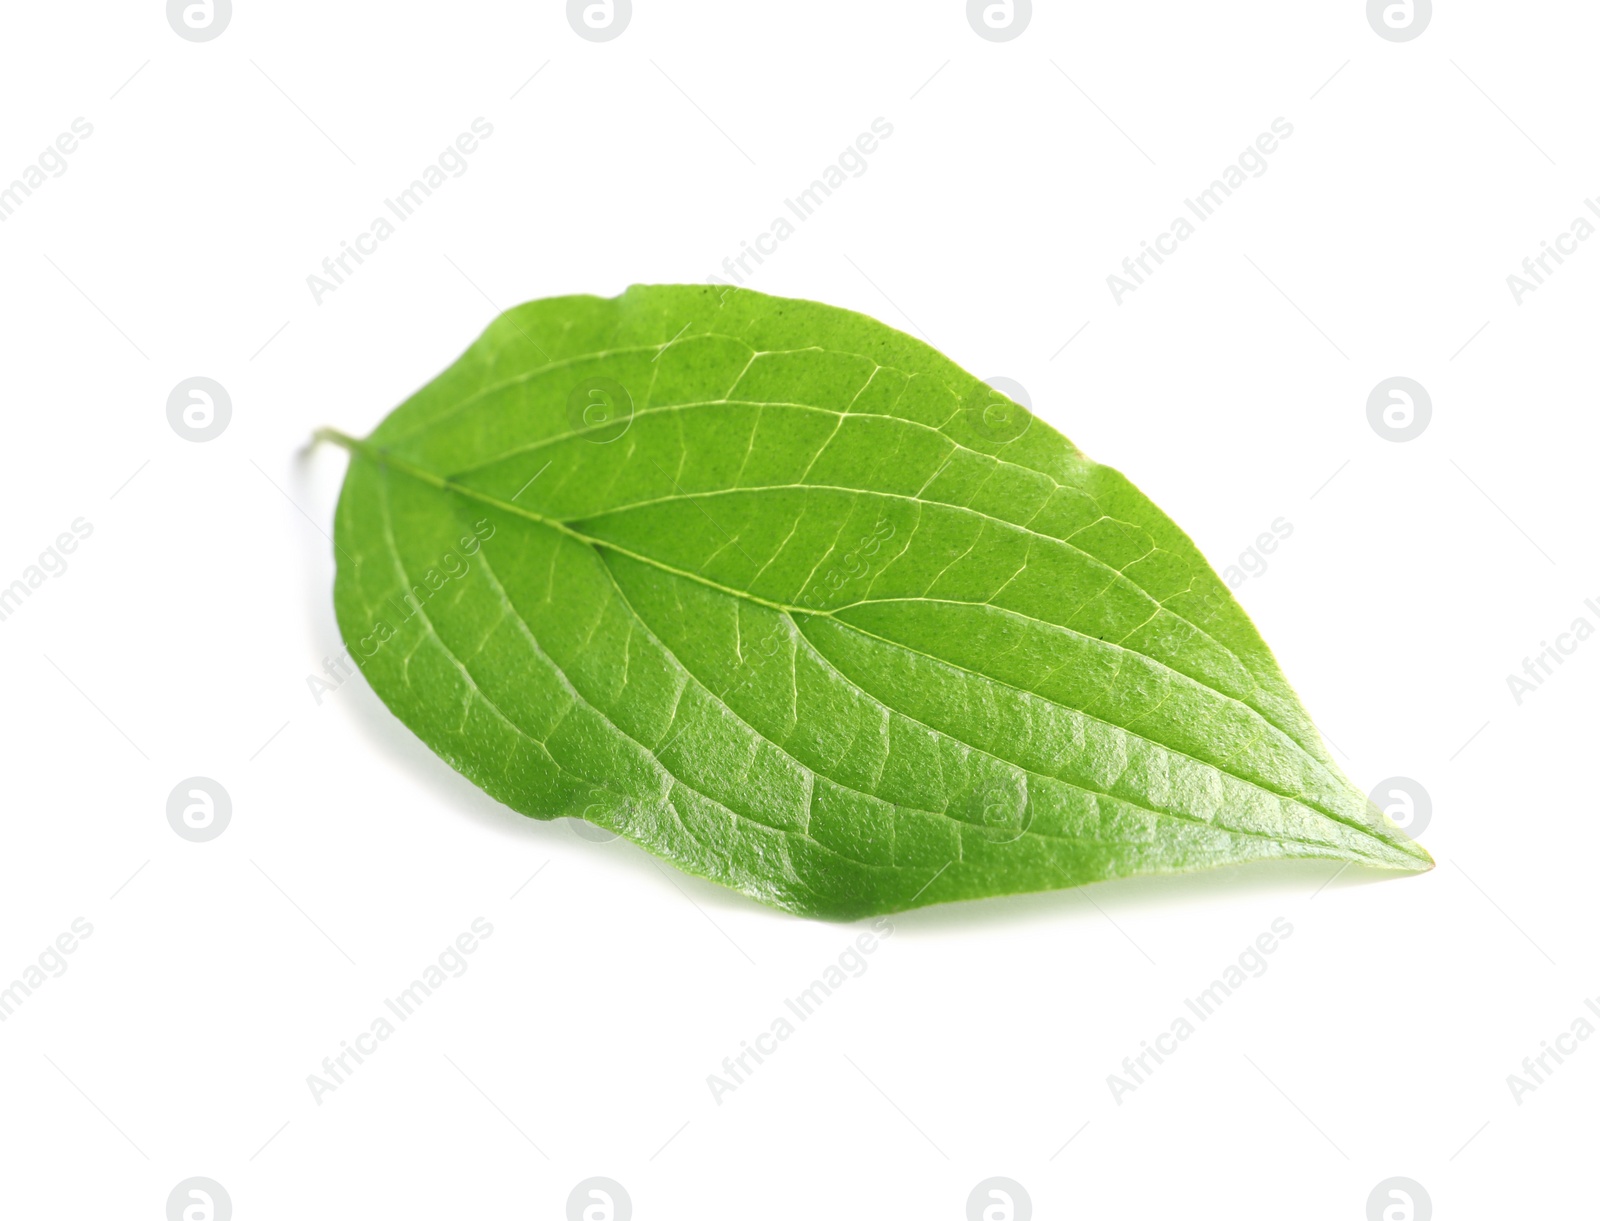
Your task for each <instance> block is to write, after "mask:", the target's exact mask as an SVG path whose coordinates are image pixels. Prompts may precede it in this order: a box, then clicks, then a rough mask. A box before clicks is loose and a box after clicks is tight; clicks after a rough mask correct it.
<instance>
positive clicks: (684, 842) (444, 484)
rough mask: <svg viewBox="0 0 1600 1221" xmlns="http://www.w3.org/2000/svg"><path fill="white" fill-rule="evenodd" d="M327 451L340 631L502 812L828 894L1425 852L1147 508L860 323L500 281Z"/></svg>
mask: <svg viewBox="0 0 1600 1221" xmlns="http://www.w3.org/2000/svg"><path fill="white" fill-rule="evenodd" d="M597 388H598V390H599V395H600V397H599V398H598V399H596V398H595V397H594V395H595V391H596V389H597ZM597 403H598V404H599V406H598V407H597V406H596V404H597ZM624 404H626V408H625V409H624V406H623V405H624ZM608 412H609V414H608ZM349 444H350V448H351V449H352V459H351V471H350V475H349V476H348V478H347V483H346V489H345V494H344V495H343V496H341V501H340V509H339V516H338V521H337V525H336V538H337V541H338V543H339V545H340V548H341V550H346V549H347V550H348V551H349V553H350V555H352V556H353V557H354V562H351V563H345V562H341V564H340V568H339V576H338V581H337V584H336V593H335V601H336V607H337V609H338V612H339V619H340V624H341V629H342V630H343V631H344V633H345V635H346V639H347V640H349V641H351V642H352V653H353V654H354V655H355V656H356V657H357V659H358V662H359V663H360V664H361V665H362V668H363V670H364V672H366V673H367V676H368V678H369V680H371V681H372V684H373V686H374V688H375V689H376V690H377V691H378V693H379V694H380V696H381V697H382V698H383V699H384V701H385V702H386V703H387V704H388V705H389V706H390V708H391V709H393V710H394V711H395V712H396V714H397V715H399V716H400V717H401V719H402V720H403V721H405V722H406V723H407V724H408V725H410V726H411V727H412V728H413V730H415V731H416V732H417V733H418V734H419V736H421V737H423V739H424V741H427V742H428V744H429V745H430V746H431V747H433V749H434V750H435V751H437V752H438V753H440V754H441V755H443V756H444V757H445V758H446V759H447V760H448V761H449V762H451V763H452V765H453V766H455V767H457V769H458V770H461V771H462V772H464V773H465V774H466V775H468V776H469V777H470V778H472V779H473V780H474V781H475V782H477V783H478V784H479V785H480V786H482V787H484V788H485V789H487V790H488V791H489V792H491V793H492V794H493V795H495V796H496V797H498V798H499V799H501V800H503V801H505V802H506V803H507V804H509V805H511V806H512V807H513V808H516V809H518V810H520V811H522V812H523V813H527V814H531V815H533V816H536V817H553V816H557V815H559V814H564V813H582V814H584V815H586V816H588V817H590V818H591V819H592V820H593V821H596V822H599V823H602V824H603V825H610V826H612V827H613V828H614V829H617V830H619V831H621V832H622V833H624V834H627V835H628V836H629V837H630V838H633V839H635V840H637V841H639V842H641V843H643V844H645V846H647V847H649V848H651V850H653V851H655V852H657V853H658V854H659V855H662V856H664V857H666V858H667V859H669V860H672V861H673V862H674V863H676V864H678V865H680V866H681V867H683V868H686V869H688V870H690V871H692V872H696V873H701V874H704V875H705V876H708V877H713V878H715V879H717V880H719V881H723V882H725V883H727V884H730V885H733V886H735V887H737V888H738V889H741V890H743V891H745V892H746V893H748V894H751V895H753V896H754V897H757V898H760V899H762V900H764V901H767V902H771V903H775V904H777V905H779V906H783V907H787V908H789V909H791V910H795V911H799V912H802V913H804V914H811V915H823V916H835V917H848V916H854V915H863V914H870V913H876V912H882V911H894V910H900V909H901V908H902V907H904V906H908V905H913V904H917V905H920V904H921V903H926V902H936V901H942V900H945V899H950V898H964V897H974V896H977V895H982V894H998V893H1007V892H1010V891H1014V890H1029V889H1043V888H1050V887H1055V886H1059V885H1061V884H1062V882H1063V880H1066V881H1068V883H1069V884H1076V883H1081V882H1085V881H1091V880H1098V879H1101V878H1106V877H1114V876H1124V875H1126V874H1128V873H1139V872H1166V871H1177V870H1182V869H1192V868H1204V867H1208V866H1211V865H1217V864H1224V863H1233V862H1235V861H1239V860H1248V859H1258V858H1261V857H1267V856H1280V855H1281V856H1287V855H1294V856H1325V857H1328V858H1330V859H1340V860H1359V861H1362V862H1364V863H1367V864H1371V865H1376V866H1380V867H1387V868H1396V869H1416V868H1425V867H1427V864H1428V863H1429V862H1428V860H1427V857H1426V854H1425V853H1423V852H1422V851H1421V849H1420V848H1418V847H1417V846H1416V845H1413V844H1412V843H1411V842H1410V841H1409V840H1406V839H1405V837H1404V836H1403V835H1401V834H1400V833H1399V832H1398V831H1397V830H1396V829H1394V828H1393V826H1392V824H1388V823H1387V822H1386V820H1384V819H1383V817H1382V815H1381V814H1378V813H1377V812H1376V811H1375V810H1373V809H1372V808H1371V806H1370V803H1368V802H1366V800H1365V798H1364V797H1363V796H1362V795H1361V794H1359V793H1358V792H1357V791H1356V790H1355V789H1354V788H1353V786H1351V785H1350V784H1349V782H1348V781H1347V780H1345V779H1344V778H1343V776H1342V775H1341V774H1340V773H1339V771H1338V769H1337V767H1336V765H1335V764H1334V763H1333V761H1332V759H1331V758H1330V757H1328V755H1327V753H1326V750H1325V749H1324V748H1323V746H1322V743H1321V740H1320V737H1319V736H1318V735H1317V733H1316V731H1315V728H1314V726H1313V725H1312V724H1311V721H1310V719H1309V717H1308V716H1307V715H1306V714H1305V712H1304V710H1303V709H1302V708H1301V706H1300V704H1299V702H1298V700H1297V699H1296V698H1295V697H1294V694H1293V692H1292V691H1291V690H1290V689H1289V687H1288V684H1287V682H1286V681H1285V680H1284V679H1283V676H1282V674H1281V671H1279V670H1278V667H1277V665H1276V662H1275V661H1274V660H1273V659H1272V656H1271V654H1270V652H1269V651H1268V650H1267V648H1266V646H1265V644H1264V643H1263V642H1262V641H1261V639H1260V636H1259V634H1258V633H1256V631H1255V629H1254V627H1253V625H1251V624H1250V622H1249V620H1248V618H1246V617H1245V615H1244V613H1243V611H1242V609H1240V608H1239V607H1238V605H1237V603H1236V602H1234V600H1233V599H1232V597H1231V595H1230V594H1229V593H1228V591H1227V589H1226V587H1225V586H1224V585H1223V584H1222V583H1221V582H1220V580H1219V579H1218V578H1217V577H1216V575H1215V573H1214V572H1212V571H1211V569H1210V567H1209V566H1208V565H1207V564H1206V563H1205V561H1204V559H1203V557H1201V556H1200V554H1199V552H1198V551H1197V550H1196V549H1195V548H1194V546H1193V544H1192V543H1191V542H1190V541H1189V540H1188V538H1187V537H1186V536H1184V535H1183V534H1182V532H1181V531H1180V530H1178V528H1177V527H1176V526H1175V525H1173V524H1172V523H1171V521H1170V520H1169V519H1168V518H1167V517H1166V516H1165V514H1163V513H1161V511H1160V510H1159V509H1157V508H1156V507H1155V506H1154V505H1152V504H1151V503H1150V502H1149V501H1148V500H1147V499H1146V498H1144V497H1143V496H1142V494H1140V493H1139V492H1138V491H1137V489H1135V488H1133V486H1132V485H1131V484H1130V483H1128V481H1127V480H1126V479H1124V478H1123V477H1122V476H1121V475H1120V474H1118V473H1117V472H1115V471H1113V470H1111V469H1110V468H1108V467H1104V466H1100V465H1098V464H1096V463H1093V462H1090V461H1089V460H1088V459H1086V458H1084V457H1083V456H1082V455H1081V454H1080V453H1079V452H1078V451H1077V450H1076V448H1075V447H1073V446H1072V445H1071V443H1070V442H1068V441H1067V440H1066V439H1065V438H1064V437H1062V436H1060V434H1059V433H1056V432H1055V431H1054V430H1053V429H1050V428H1049V427H1048V426H1046V425H1045V424H1044V423H1043V422H1042V421H1039V420H1036V419H1033V418H1032V417H1030V416H1028V415H1027V414H1026V413H1025V412H1023V410H1022V409H1021V408H1020V407H1017V406H1016V405H1015V404H1012V403H1010V402H1009V400H1004V399H1003V398H1002V397H1001V396H999V395H998V394H997V393H996V392H993V391H991V390H989V388H988V387H986V386H984V385H983V384H982V383H981V382H979V381H977V379H975V378H973V377H971V375H969V374H966V373H965V372H963V371H962V370H960V369H959V368H957V367H956V366H955V365H954V364H953V363H951V362H950V361H948V360H947V359H946V358H944V357H943V356H942V355H940V354H939V353H937V352H934V351H933V350H932V349H930V348H928V347H926V345H923V344H921V343H920V342H919V341H917V340H914V339H911V338H910V337H908V336H904V335H902V334H900V333H899V332H895V331H893V330H891V329H890V328H888V327H885V326H883V325H882V324H879V323H876V322H873V321H872V320H870V319H866V318H864V317H862V316H860V315H855V314H850V313H849V312H848V311H843V310H836V309H832V308H830V307H827V306H820V305H816V304H814V303H810V302H795V301H786V300H782V299H778V298H770V297H765V296H762V295H761V294H756V293H750V292H745V291H735V292H727V293H718V292H717V291H716V290H711V289H698V288H690V287H666V288H643V289H641V288H636V289H632V290H630V291H629V292H628V293H626V294H624V295H623V296H622V297H619V298H614V299H610V300H602V299H599V298H556V299H551V300H547V301H540V302H533V303H530V304H528V305H526V306H522V307H519V308H518V309H516V310H513V311H510V312H508V313H507V314H506V315H503V316H502V318H501V319H499V320H497V321H496V323H495V324H493V325H492V326H491V327H490V328H489V330H488V331H487V332H486V333H485V335H484V336H483V337H482V338H481V339H480V340H479V341H478V343H477V344H475V345H474V346H473V348H472V349H469V351H468V352H467V353H466V354H465V355H464V356H463V357H462V358H461V359H460V360H459V361H458V362H457V363H456V364H455V365H454V366H452V367H451V369H449V370H447V371H446V372H445V373H444V374H442V375H441V376H440V377H439V378H438V379H436V380H435V381H434V382H433V383H431V384H430V385H429V386H428V387H425V388H424V389H423V390H422V391H420V392H419V393H418V394H417V395H415V396H413V398H412V399H410V400H408V401H407V403H405V404H402V406H401V407H400V408H398V409H396V411H394V412H393V413H391V415H390V416H389V417H388V418H387V419H386V420H384V421H383V423H382V424H380V425H379V427H378V429H376V430H375V431H374V433H373V434H372V436H371V437H370V438H368V440H367V441H366V442H350V443H349ZM469 530H470V531H475V532H476V533H468V531H469ZM484 532H487V534H486V536H485V537H482V538H479V539H478V543H477V545H476V546H474V547H472V548H471V549H470V551H468V548H467V545H466V541H467V540H468V539H469V538H478V534H483V533H484ZM463 552H467V554H462V553H463ZM451 556H453V557H454V560H453V562H452V560H450V559H447V558H444V557H451ZM440 565H444V566H445V567H446V568H452V567H454V568H459V569H460V572H459V573H454V572H445V571H443V570H441V567H440ZM419 575H421V576H422V577H423V580H422V582H421V584H418V583H417V577H418V576H419ZM435 583H437V588H435ZM401 591H410V592H409V594H403V593H402V592H401ZM385 606H387V607H388V615H389V619H393V620H394V621H395V622H393V623H389V622H388V620H385V619H382V613H383V610H384V608H385ZM379 621H381V622H384V623H385V624H386V625H387V627H388V628H389V629H390V630H392V632H393V633H394V639H391V640H387V641H384V642H380V643H379V644H378V645H377V646H376V647H374V648H373V649H372V652H371V655H370V656H368V655H367V652H366V651H365V650H364V649H363V647H361V642H362V641H363V640H368V641H370V639H371V637H372V636H373V635H374V632H375V628H374V626H373V625H374V623H375V622H379ZM397 644H398V647H397ZM413 667H415V671H413Z"/></svg>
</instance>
